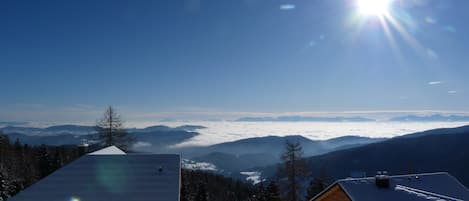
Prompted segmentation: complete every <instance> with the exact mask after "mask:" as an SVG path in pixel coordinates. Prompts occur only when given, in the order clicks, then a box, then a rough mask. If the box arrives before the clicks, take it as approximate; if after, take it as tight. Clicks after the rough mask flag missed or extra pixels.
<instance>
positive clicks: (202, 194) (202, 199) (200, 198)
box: [194, 183, 207, 201]
mask: <svg viewBox="0 0 469 201" xmlns="http://www.w3.org/2000/svg"><path fill="white" fill-rule="evenodd" d="M194 201H207V190H206V189H205V184H203V183H200V184H199V186H198V188H197V195H196V196H195V200H194Z"/></svg>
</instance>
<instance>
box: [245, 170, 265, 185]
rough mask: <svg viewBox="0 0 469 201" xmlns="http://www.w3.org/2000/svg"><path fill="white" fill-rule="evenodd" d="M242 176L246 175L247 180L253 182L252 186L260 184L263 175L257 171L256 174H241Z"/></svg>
mask: <svg viewBox="0 0 469 201" xmlns="http://www.w3.org/2000/svg"><path fill="white" fill-rule="evenodd" d="M240 174H242V175H246V176H247V178H246V180H247V181H251V182H252V184H258V183H260V182H261V174H262V173H260V172H257V171H255V172H240Z"/></svg>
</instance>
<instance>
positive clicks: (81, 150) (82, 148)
mask: <svg viewBox="0 0 469 201" xmlns="http://www.w3.org/2000/svg"><path fill="white" fill-rule="evenodd" d="M88 147H89V144H88V143H81V144H79V145H78V155H79V156H83V155H85V154H87V153H88V151H89V150H88Z"/></svg>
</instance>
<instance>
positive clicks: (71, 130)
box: [0, 125, 205, 136]
mask: <svg viewBox="0 0 469 201" xmlns="http://www.w3.org/2000/svg"><path fill="white" fill-rule="evenodd" d="M95 128H96V127H95V126H80V125H57V126H50V127H46V128H35V127H20V126H7V127H4V128H0V130H1V131H2V132H3V133H5V134H24V135H42V136H45V135H65V134H69V135H90V134H95V133H96V129H95ZM204 128H205V127H204V126H197V125H183V126H178V127H175V128H172V127H169V126H163V125H157V126H149V127H146V128H128V129H126V130H127V131H128V132H130V133H133V132H160V131H175V130H177V131H195V130H198V129H204Z"/></svg>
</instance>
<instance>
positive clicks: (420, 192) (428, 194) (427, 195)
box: [394, 185, 463, 201]
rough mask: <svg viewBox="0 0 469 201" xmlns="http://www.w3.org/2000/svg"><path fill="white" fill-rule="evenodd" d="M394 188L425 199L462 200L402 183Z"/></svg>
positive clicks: (438, 200)
mask: <svg viewBox="0 0 469 201" xmlns="http://www.w3.org/2000/svg"><path fill="white" fill-rule="evenodd" d="M394 189H395V190H396V191H404V192H407V193H409V194H413V195H416V196H418V197H421V198H424V199H427V200H436V201H446V200H451V201H463V200H461V199H458V198H453V197H449V196H446V195H440V194H438V193H432V192H428V191H424V190H420V189H415V188H411V187H407V186H403V185H396V187H395V188H394Z"/></svg>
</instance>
